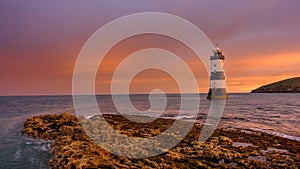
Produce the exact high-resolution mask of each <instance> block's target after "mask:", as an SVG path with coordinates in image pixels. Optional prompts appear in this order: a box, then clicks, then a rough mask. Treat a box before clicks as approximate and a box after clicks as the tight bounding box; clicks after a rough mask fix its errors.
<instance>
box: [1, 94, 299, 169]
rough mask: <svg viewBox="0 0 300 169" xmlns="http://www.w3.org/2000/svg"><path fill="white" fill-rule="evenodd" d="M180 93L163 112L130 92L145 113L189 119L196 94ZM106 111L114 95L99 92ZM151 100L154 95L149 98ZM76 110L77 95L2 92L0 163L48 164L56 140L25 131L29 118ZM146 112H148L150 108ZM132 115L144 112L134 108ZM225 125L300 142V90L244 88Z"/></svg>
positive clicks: (204, 108) (205, 107) (35, 168)
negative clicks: (184, 104)
mask: <svg viewBox="0 0 300 169" xmlns="http://www.w3.org/2000/svg"><path fill="white" fill-rule="evenodd" d="M180 96H181V95H179V94H168V95H166V96H165V95H164V96H159V95H158V96H157V97H166V99H167V100H168V102H167V106H165V107H164V111H163V113H161V111H159V110H156V109H154V110H153V111H146V110H148V109H149V108H150V107H151V106H152V105H150V102H149V95H143V94H139V95H130V101H131V103H132V105H133V106H134V107H135V108H136V109H137V110H139V111H141V112H144V113H142V115H146V116H151V117H162V118H174V119H186V120H188V119H189V118H191V117H192V116H193V115H192V114H190V112H191V111H190V110H185V111H184V112H183V113H182V114H180V116H178V110H179V108H180V103H181V99H182V100H184V99H187V100H193V99H194V98H195V97H196V96H195V94H190V95H188V94H187V95H185V96H184V97H180ZM96 98H97V101H98V106H99V108H100V110H101V111H102V113H105V114H116V113H118V112H116V111H117V110H116V108H115V107H114V105H113V102H112V100H111V96H109V95H99V96H97V97H96ZM200 98H201V99H200V108H199V110H198V119H201V117H203V118H202V119H205V117H206V115H207V113H208V112H209V106H210V101H209V100H207V99H206V95H205V94H201V95H200ZM150 100H151V99H150ZM63 112H70V113H74V114H75V113H76V112H75V110H74V106H73V99H72V96H1V97H0V152H1V153H0V168H1V169H2V168H3V169H10V168H11V169H24V168H26V169H30V168H32V169H39V168H41V169H47V168H49V166H48V161H49V159H51V157H52V154H51V151H50V144H51V141H44V140H40V139H34V138H31V137H28V136H24V135H22V134H21V133H20V131H21V130H22V129H23V123H24V121H25V120H26V119H27V118H30V117H32V116H36V115H41V114H55V113H63ZM145 112H146V113H145ZM130 115H140V114H139V112H130ZM219 127H221V128H242V129H251V130H254V131H260V132H266V133H270V134H274V135H278V136H281V137H285V138H289V139H293V140H297V141H299V142H300V93H286V94H282V93H269V94H267V93H264V94H263V93H239V94H229V99H228V100H227V101H226V106H225V109H224V112H223V116H222V119H221V122H220V123H219Z"/></svg>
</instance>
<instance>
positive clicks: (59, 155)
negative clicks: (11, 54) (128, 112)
mask: <svg viewBox="0 0 300 169" xmlns="http://www.w3.org/2000/svg"><path fill="white" fill-rule="evenodd" d="M104 117H105V119H106V120H107V121H108V123H109V124H111V126H112V127H113V128H114V129H115V130H117V131H118V132H120V133H122V134H125V135H127V136H133V137H152V136H153V135H157V134H159V133H160V132H162V131H164V130H166V129H167V128H168V127H169V126H170V125H171V124H172V123H173V122H174V120H173V119H157V120H154V121H153V122H151V123H144V124H136V123H131V122H129V121H128V120H126V119H125V118H124V117H122V116H120V115H104ZM90 119H91V120H94V121H95V122H94V123H93V124H95V125H96V124H99V123H97V118H96V117H91V118H90ZM153 127H154V128H153ZM97 128H99V126H97ZM200 131H201V126H200V125H194V126H193V128H192V130H191V131H190V132H189V134H188V135H187V136H186V137H185V138H184V139H183V140H182V141H181V142H180V143H179V144H178V145H177V146H176V147H174V148H172V149H171V150H169V151H168V152H166V153H163V154H161V155H157V156H154V157H149V158H140V159H137V158H125V157H120V156H116V155H114V154H111V153H110V152H108V151H106V150H104V149H102V148H100V147H99V146H98V145H97V144H95V143H94V142H93V141H92V140H91V139H90V138H89V137H88V136H87V135H86V133H85V132H84V131H83V130H82V127H81V126H80V122H79V121H78V118H77V117H76V116H74V115H71V114H69V113H63V114H60V115H57V114H55V115H41V116H34V117H32V118H30V119H27V120H26V122H25V123H24V130H22V133H23V134H26V135H28V136H31V137H35V138H40V139H43V140H53V142H52V144H51V149H52V152H53V154H54V157H53V158H52V159H51V160H50V161H49V166H50V168H140V167H148V168H216V167H217V168H226V167H227V168H228V167H241V168H251V167H252V168H253V167H255V168H258V167H259V168H284V167H291V168H297V167H299V166H300V153H299V152H300V142H297V141H295V140H290V139H287V138H282V137H278V136H274V135H271V134H267V133H262V132H255V131H248V130H242V129H217V130H216V131H215V132H214V134H213V135H212V137H210V139H209V140H207V141H206V142H204V143H201V142H198V137H199V133H200Z"/></svg>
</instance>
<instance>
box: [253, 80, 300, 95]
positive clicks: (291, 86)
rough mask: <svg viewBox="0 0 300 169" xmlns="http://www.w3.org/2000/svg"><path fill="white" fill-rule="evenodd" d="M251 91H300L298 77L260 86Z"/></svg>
mask: <svg viewBox="0 0 300 169" xmlns="http://www.w3.org/2000/svg"><path fill="white" fill-rule="evenodd" d="M251 93H300V77H295V78H291V79H286V80H281V81H279V82H275V83H271V84H268V85H265V86H261V87H259V88H257V89H254V90H252V91H251Z"/></svg>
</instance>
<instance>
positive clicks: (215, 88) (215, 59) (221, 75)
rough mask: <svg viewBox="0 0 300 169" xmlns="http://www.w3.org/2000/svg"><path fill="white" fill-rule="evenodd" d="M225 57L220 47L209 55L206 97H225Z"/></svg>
mask: <svg viewBox="0 0 300 169" xmlns="http://www.w3.org/2000/svg"><path fill="white" fill-rule="evenodd" d="M224 60H225V57H224V55H223V54H222V51H221V49H220V48H218V47H217V48H216V49H215V50H213V56H211V57H210V70H211V71H210V72H211V74H210V89H209V92H208V95H207V99H227V98H228V94H227V91H226V77H225V72H224Z"/></svg>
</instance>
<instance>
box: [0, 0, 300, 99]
mask: <svg viewBox="0 0 300 169" xmlns="http://www.w3.org/2000/svg"><path fill="white" fill-rule="evenodd" d="M299 5H300V2H299V1H296V0H290V1H288V2H285V1H280V0H274V1H272V2H262V1H260V0H253V1H243V2H241V1H238V0H229V1H226V3H225V2H223V1H222V2H216V1H214V2H213V1H208V0H207V1H202V0H201V1H200V0H198V1H189V2H185V1H180V0H172V1H163V2H162V1H160V0H153V1H151V2H149V1H136V0H128V1H126V2H123V1H110V0H103V1H99V2H96V1H95V2H94V1H93V2H92V1H89V2H82V1H70V2H69V1H64V2H60V1H56V0H55V1H51V2H50V1H48V2H36V1H32V0H28V1H26V2H23V1H16V0H9V1H8V0H7V1H6V0H4V1H1V2H0V23H1V27H0V95H43V94H46V95H48V94H71V92H72V73H73V69H74V65H75V62H76V58H77V56H78V54H79V52H80V50H81V48H82V46H83V45H84V43H85V42H86V40H87V39H88V38H89V37H90V36H91V35H92V34H93V33H94V32H95V31H96V30H98V29H99V28H100V27H102V26H103V25H105V24H106V23H108V22H110V21H112V20H114V19H117V18H119V17H122V16H124V15H128V14H132V13H136V12H146V11H157V12H166V13H171V14H174V15H178V16H179V17H183V18H185V19H187V20H189V21H190V22H192V23H193V24H195V25H196V26H198V27H199V28H200V29H201V30H202V31H203V32H204V33H205V34H206V35H207V36H208V37H209V38H210V40H211V41H212V42H213V43H216V42H218V44H219V47H221V49H222V50H223V52H224V55H225V57H226V60H225V70H226V75H227V87H228V91H229V92H250V91H251V90H252V89H254V88H256V87H259V86H261V85H264V84H267V83H271V82H274V81H278V80H282V79H285V78H290V77H295V76H299V74H300V66H299V65H300V52H299V46H300V34H299V30H300V18H299V16H300V12H299V10H298V6H299ZM212 11H214V12H212ZM144 48H162V49H165V50H169V51H172V52H174V53H176V54H177V55H178V56H179V57H181V58H182V59H183V60H184V61H186V63H187V64H188V65H189V66H190V68H191V69H192V71H193V72H194V74H195V77H196V78H197V80H198V84H199V89H200V92H202V93H205V92H207V91H208V86H209V79H208V75H207V73H206V72H205V70H204V68H203V66H202V64H201V62H200V61H199V60H197V57H196V56H194V55H193V53H192V52H191V51H189V50H188V49H187V48H186V47H185V46H184V44H181V43H180V42H177V41H175V40H174V39H171V38H166V37H162V36H155V35H144V36H136V37H132V38H129V39H126V40H124V41H122V42H121V43H119V44H118V45H116V46H115V47H114V48H112V49H111V51H110V52H109V53H108V55H107V56H106V57H105V60H104V62H103V63H102V64H101V65H100V69H99V74H98V76H97V82H96V91H97V93H109V91H110V79H111V76H112V74H113V71H114V69H115V67H116V66H117V65H118V64H119V63H120V61H121V60H122V59H123V58H125V57H126V56H128V55H129V54H131V53H132V52H134V51H137V50H141V49H144ZM207 57H209V56H207ZM154 88H161V89H163V90H164V91H165V92H167V93H176V92H178V87H177V85H176V83H175V81H174V79H172V78H171V77H170V76H169V75H167V74H166V73H164V72H161V71H158V70H149V71H143V72H141V73H140V74H138V76H137V77H135V79H134V80H133V82H132V84H131V87H130V91H131V92H132V93H147V92H149V91H151V90H152V89H154Z"/></svg>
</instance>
